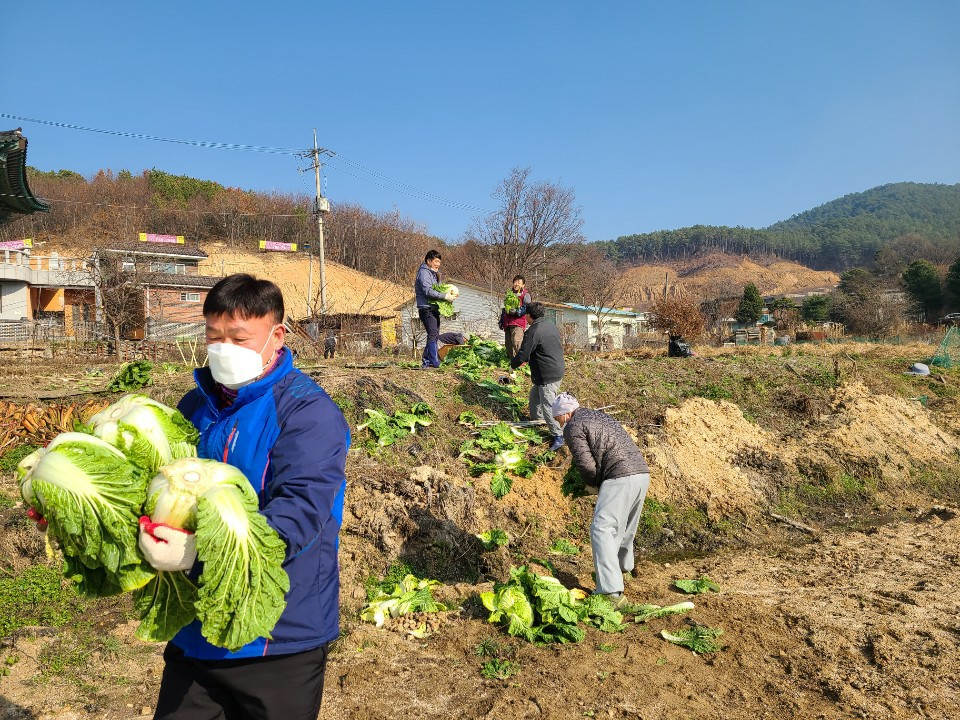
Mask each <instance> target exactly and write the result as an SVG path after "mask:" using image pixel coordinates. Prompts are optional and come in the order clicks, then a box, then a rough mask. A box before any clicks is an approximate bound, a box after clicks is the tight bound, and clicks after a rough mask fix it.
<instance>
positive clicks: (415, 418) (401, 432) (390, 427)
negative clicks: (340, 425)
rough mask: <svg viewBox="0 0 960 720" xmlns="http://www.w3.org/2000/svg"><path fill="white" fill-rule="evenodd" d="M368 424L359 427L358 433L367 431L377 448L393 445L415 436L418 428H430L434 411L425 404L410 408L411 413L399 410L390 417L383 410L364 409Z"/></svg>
mask: <svg viewBox="0 0 960 720" xmlns="http://www.w3.org/2000/svg"><path fill="white" fill-rule="evenodd" d="M363 412H364V413H365V414H366V416H367V420H366V422H363V423H361V424H360V425H357V431H358V432H359V431H360V430H366V431H367V432H369V433H370V435H371V436H372V437H373V439H374V441H375V445H376V447H387V446H388V445H393V443H395V442H396V441H397V440H400V439H401V438H404V437H406V436H407V435H410V434H414V433H416V431H417V426H418V425H419V426H421V427H429V426H430V424H431V423H432V422H433V420H432V417H433V409H432V408H431V407H430V406H429V405H427V404H426V403H423V402H418V403H414V404H413V405H411V406H410V412H405V411H403V410H397V411H396V412H395V413H393V414H392V415H388V414H387V413H385V412H383V411H382V410H373V409H370V408H364V411H363Z"/></svg>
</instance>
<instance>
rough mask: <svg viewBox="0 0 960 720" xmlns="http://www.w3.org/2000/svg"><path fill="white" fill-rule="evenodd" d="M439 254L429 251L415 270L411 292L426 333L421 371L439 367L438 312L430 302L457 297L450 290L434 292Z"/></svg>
mask: <svg viewBox="0 0 960 720" xmlns="http://www.w3.org/2000/svg"><path fill="white" fill-rule="evenodd" d="M440 259H441V258H440V253H439V252H438V251H437V250H430V251H428V252H427V255H426V257H424V258H423V263H422V264H421V265H420V269H419V270H417V279H416V281H414V283H413V292H414V295H415V297H416V301H417V314H418V316H419V317H420V322H421V323H423V329H424V330H426V331H427V344H426V345H425V346H424V348H423V364H422V365H421V367H422V368H423V369H428V368H438V367H440V356H439V355H438V354H437V342H438V341H439V338H440V310H439V309H438V308H437V306H436V305H434V304H433V303H431V302H430V301H431V300H446V301H448V302H453V300H454V298H456V297H457V295H456V293H455V292H453V291H452V290H451V291H450V292H447V293H442V292H440V291H439V290H434V289H433V286H434V285H439V284H440Z"/></svg>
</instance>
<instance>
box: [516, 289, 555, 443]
mask: <svg viewBox="0 0 960 720" xmlns="http://www.w3.org/2000/svg"><path fill="white" fill-rule="evenodd" d="M543 313H544V308H543V305H542V304H541V303H538V302H532V303H530V304H529V305H528V306H527V317H529V318H530V320H531V321H532V323H533V324H532V325H530V326H529V327H528V328H527V330H526V332H525V333H524V334H523V342H522V343H520V349H519V350H518V351H517V354H516V355H514V356H513V358H511V360H510V367H512V368H513V369H514V370H516V369H517V368H518V367H520V366H521V365H523V364H524V363H526V362H528V363H530V380H531V381H532V382H533V387H532V388H530V419H531V420H543V421H544V422H545V423H546V424H547V431H548V432H549V433H550V449H551V450H559V449H560V448H561V447H562V446H563V434H562V432H561V430H560V425H558V424H557V421H556V420H554V419H553V415H551V414H550V408H551V407H552V405H553V401H554V400H555V399H556V397H557V391H558V390H559V389H560V381H561V380H562V379H563V372H564V369H565V366H564V363H563V342H561V340H560V331H559V330H557V326H556V325H554V324H553V323H552V322H550V321H549V320H547V319H545V318H544V317H543Z"/></svg>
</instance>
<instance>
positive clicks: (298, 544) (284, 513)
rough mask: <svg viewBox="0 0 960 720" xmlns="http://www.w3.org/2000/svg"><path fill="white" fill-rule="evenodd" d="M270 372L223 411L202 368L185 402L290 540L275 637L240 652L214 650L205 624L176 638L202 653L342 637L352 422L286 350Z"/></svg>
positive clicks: (221, 655)
mask: <svg viewBox="0 0 960 720" xmlns="http://www.w3.org/2000/svg"><path fill="white" fill-rule="evenodd" d="M282 352H283V355H282V357H281V358H280V360H279V362H278V363H277V366H276V367H274V369H273V370H272V371H271V372H270V373H268V374H267V375H266V376H265V377H263V378H261V379H260V380H257V381H256V382H254V383H251V384H250V385H246V386H244V387H242V388H240V391H239V394H238V395H237V399H236V400H235V401H234V403H233V404H232V405H230V406H228V407H224V408H220V407H219V404H218V393H217V388H216V383H215V382H214V380H213V377H212V376H211V374H210V369H209V368H200V369H199V370H197V371H195V372H194V378H195V379H196V382H197V387H196V388H195V389H194V390H191V391H190V392H189V393H187V395H185V396H184V398H183V399H182V400H181V401H180V404H179V405H178V406H177V407H178V409H179V410H180V412H182V413H183V414H184V415H185V416H186V417H187V418H188V419H189V420H190V421H191V422H192V423H193V424H194V425H196V426H197V428H198V429H199V430H200V445H199V448H198V454H199V455H200V457H202V458H210V459H213V460H220V461H221V462H225V463H229V464H230V465H233V466H234V467H236V468H238V469H239V470H241V471H242V472H243V474H244V475H246V476H247V479H249V480H250V483H251V484H252V485H253V487H254V489H255V490H256V491H257V494H258V496H259V498H260V513H261V514H262V515H263V516H264V517H265V518H266V520H267V523H269V525H270V527H272V528H273V529H274V530H276V531H277V533H279V535H280V537H281V538H282V539H283V541H284V542H285V543H286V544H287V553H286V559H285V560H284V564H283V567H284V569H285V570H286V571H287V574H288V575H289V576H290V591H289V592H288V593H287V596H286V601H287V607H286V609H285V610H284V611H283V614H282V615H281V616H280V620H279V621H278V622H277V625H276V627H275V628H274V629H273V632H272V633H271V635H272V636H273V639H272V640H268V639H266V638H258V639H257V640H254V641H253V642H251V643H249V644H248V645H245V646H244V647H242V648H240V649H239V650H237V651H235V652H229V651H227V650H226V649H224V648H220V647H216V646H214V645H211V644H210V643H208V642H207V640H206V639H205V638H204V637H203V635H202V634H201V633H200V623H199V621H194V622H193V623H191V624H190V625H188V626H187V627H185V628H183V629H182V630H181V631H180V632H179V633H177V635H176V637H174V639H173V640H172V642H173V643H174V644H175V645H177V646H179V647H180V648H182V649H183V651H184V654H186V655H187V656H188V657H194V658H200V659H204V660H221V659H231V658H248V657H260V656H263V655H284V654H289V653H295V652H302V651H304V650H311V649H313V648H317V647H319V646H320V645H323V644H324V643H326V642H330V641H332V640H335V639H336V638H337V637H338V636H339V634H340V626H339V594H340V575H339V568H338V566H337V545H338V540H337V535H338V533H339V531H340V524H341V522H342V521H343V496H344V491H345V490H346V484H347V481H346V474H345V467H346V459H347V448H348V447H349V446H350V428H349V426H348V425H347V421H346V419H345V418H344V417H343V413H342V412H340V408H338V407H337V406H336V405H335V404H334V402H333V401H332V400H331V399H330V396H329V395H327V393H325V392H324V391H323V389H322V388H320V386H319V385H317V384H316V383H315V382H314V381H313V380H311V379H310V378H309V377H307V376H306V375H304V374H303V373H302V372H300V371H299V370H296V369H294V367H293V358H292V356H291V354H290V350H289V349H287V348H284V349H283V351H282Z"/></svg>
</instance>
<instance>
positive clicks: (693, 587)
mask: <svg viewBox="0 0 960 720" xmlns="http://www.w3.org/2000/svg"><path fill="white" fill-rule="evenodd" d="M673 586H674V587H675V588H677V589H678V590H683V591H684V592H685V593H687V594H688V595H699V594H700V593H705V592H709V591H713V592H720V586H719V585H717V584H716V583H715V582H714V581H713V580H711V579H710V578H708V577H707V576H706V575H701V576H700V577H699V578H697V579H695V580H675V581H674V583H673Z"/></svg>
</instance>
